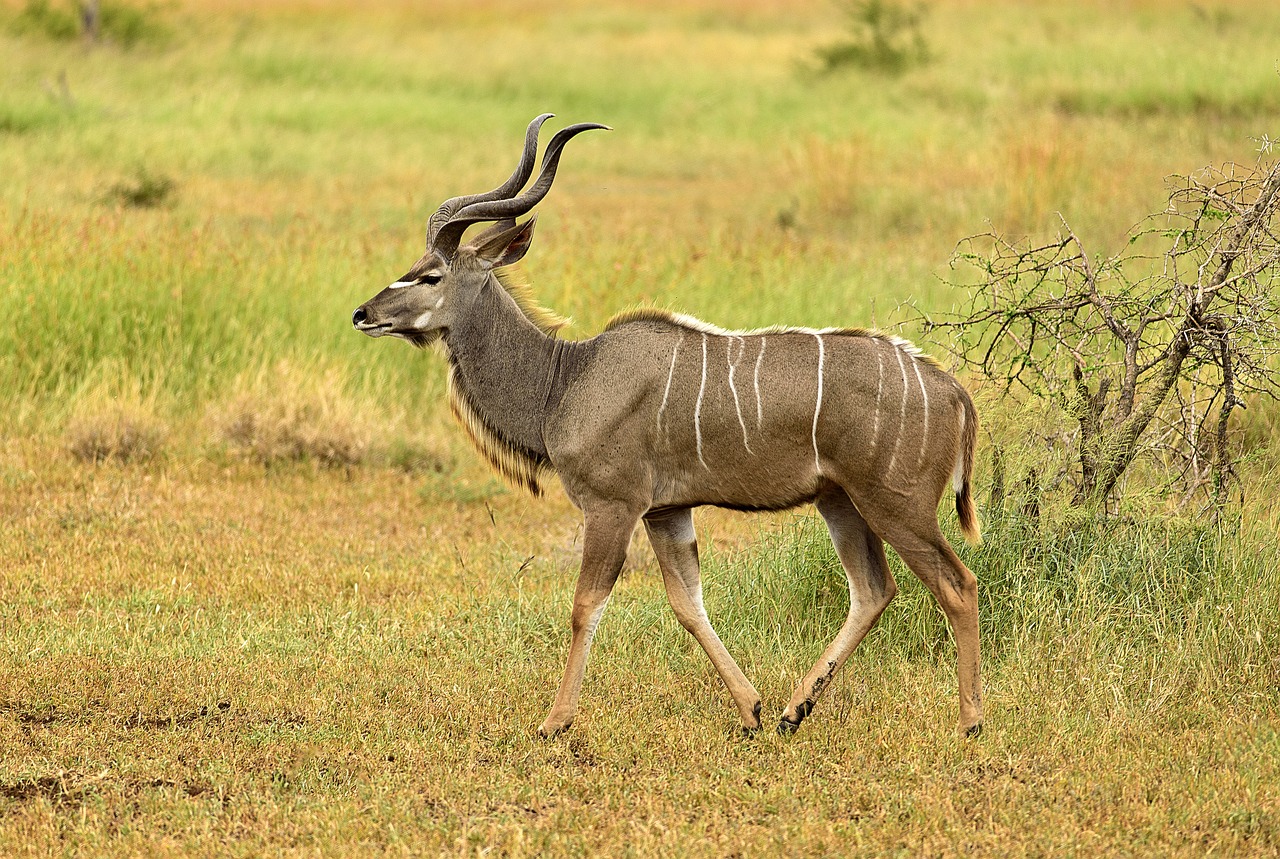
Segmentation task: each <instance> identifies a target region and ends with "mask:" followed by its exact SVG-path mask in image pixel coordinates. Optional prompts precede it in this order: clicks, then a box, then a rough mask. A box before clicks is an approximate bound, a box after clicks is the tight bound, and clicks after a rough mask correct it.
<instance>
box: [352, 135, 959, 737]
mask: <svg viewBox="0 0 1280 859" xmlns="http://www.w3.org/2000/svg"><path fill="white" fill-rule="evenodd" d="M546 118H547V116H540V117H538V118H537V119H535V120H534V121H533V123H531V124H530V126H529V131H528V133H527V135H526V141H525V151H524V156H523V158H522V160H521V163H520V166H519V167H518V168H517V169H516V172H515V173H514V174H512V176H511V178H510V179H509V180H508V181H507V183H505V184H504V185H503V186H501V187H499V188H497V189H495V190H494V191H491V192H489V193H488V194H484V195H476V196H473V197H462V198H454V199H452V200H449V201H447V202H446V203H444V204H443V205H442V206H441V208H440V210H439V211H438V212H437V213H436V214H435V215H433V216H432V218H431V220H430V222H429V224H428V233H427V251H426V254H425V255H424V256H423V257H422V258H421V259H419V260H418V262H417V263H415V264H414V265H413V267H412V268H411V269H410V270H409V272H408V273H407V274H405V275H404V276H403V277H401V278H400V279H399V280H398V281H397V282H396V283H393V284H392V285H391V286H389V287H387V288H386V289H384V290H383V291H382V292H380V293H379V294H378V295H376V296H375V297H374V298H372V299H370V300H369V301H368V302H367V303H365V304H364V305H362V306H361V307H360V308H358V309H357V310H356V311H355V314H354V316H353V323H354V324H355V326H356V328H357V329H359V330H360V331H363V332H364V333H366V334H370V335H373V336H380V335H392V336H398V337H401V338H403V339H406V340H409V341H410V342H412V343H414V344H416V345H419V346H422V345H425V344H427V343H429V342H432V341H433V340H435V339H437V338H439V339H442V340H443V343H444V346H445V349H446V352H447V354H448V360H449V365H450V400H451V404H452V406H453V408H454V412H455V414H456V415H457V416H458V418H459V419H460V420H461V422H462V423H463V424H464V426H465V427H466V428H467V430H468V432H469V433H470V434H471V436H472V438H473V439H474V440H475V441H476V443H477V445H478V447H479V448H480V450H481V451H482V452H483V453H484V455H485V456H486V457H487V458H488V459H489V461H490V463H491V464H492V465H493V466H494V467H495V469H497V470H498V471H499V472H500V473H502V474H503V475H504V476H505V477H506V478H508V479H509V480H511V481H512V482H515V483H517V484H520V485H523V486H524V487H526V488H528V489H530V490H531V491H533V492H534V493H535V494H536V493H537V492H538V479H539V477H540V475H541V474H542V473H543V472H545V471H551V472H554V473H555V474H556V475H558V476H559V478H560V480H561V482H562V483H563V485H564V489H565V491H566V493H567V494H568V496H569V498H570V499H571V500H572V501H573V503H574V504H575V505H577V506H578V508H579V509H581V510H582V513H583V516H584V520H585V526H584V532H583V550H582V569H581V573H580V575H579V578H578V585H577V589H576V591H575V594H574V601H573V611H572V617H571V630H572V640H571V643H570V648H569V657H568V663H567V665H566V668H565V672H564V677H563V680H562V681H561V684H560V688H559V691H558V693H557V695H556V698H555V703H554V704H553V706H552V708H551V712H550V714H549V715H548V716H547V718H546V721H545V722H543V724H542V726H541V728H540V731H541V732H542V733H543V734H544V735H552V734H556V733H558V732H560V731H563V730H565V729H566V728H568V727H569V725H570V724H571V722H572V720H573V717H574V713H575V711H576V709H577V703H578V696H579V692H580V690H581V686H582V679H583V673H584V670H585V667H586V661H587V652H588V649H589V648H590V645H591V639H592V636H593V634H594V633H595V630H596V626H597V624H598V623H599V621H600V616H601V614H602V612H603V611H604V607H605V603H606V602H607V601H608V598H609V595H610V593H611V591H612V589H613V586H614V582H615V581H616V580H617V578H618V574H619V571H620V570H621V569H622V565H623V562H624V560H625V557H626V552H627V547H628V544H629V542H630V539H631V535H632V532H633V531H634V530H635V527H636V524H637V523H638V522H641V521H643V522H644V526H645V529H646V531H647V532H648V536H649V540H650V542H651V544H652V546H653V550H654V553H655V555H656V556H657V560H658V565H659V567H660V568H661V570H662V577H663V582H664V584H665V586H666V591H667V596H668V598H669V599H670V602H671V606H672V608H673V609H674V610H675V614H676V617H677V618H678V619H679V621H680V623H681V624H682V625H683V626H684V627H685V628H686V629H687V630H688V631H689V632H690V633H692V635H693V637H694V638H695V639H696V640H697V641H698V643H699V644H700V645H701V646H702V647H703V649H704V650H705V651H706V652H707V655H708V656H709V657H710V658H711V661H712V663H714V665H715V667H716V670H717V671H719V673H720V676H721V677H722V678H723V679H724V682H725V684H726V685H727V686H728V689H729V693H730V694H731V695H732V696H733V700H734V702H735V704H736V705H737V708H738V711H739V714H740V715H741V719H742V725H743V728H744V729H745V730H755V729H757V728H758V727H759V725H760V696H759V694H758V693H757V692H756V690H755V688H754V687H753V686H752V685H751V683H750V682H749V681H748V680H747V678H746V677H745V676H744V675H743V674H742V671H741V670H740V669H739V668H738V665H737V664H736V663H735V662H734V660H733V657H731V656H730V655H729V653H728V651H727V650H726V649H725V647H724V645H723V644H722V643H721V641H720V638H719V637H718V636H717V634H716V632H715V630H714V629H713V628H712V626H711V624H710V622H709V621H708V619H707V615H706V612H705V611H704V609H703V604H702V586H701V580H700V573H699V565H698V550H697V542H696V538H695V535H694V528H693V519H692V509H693V508H694V507H697V506H700V505H704V504H711V505H716V506H720V507H730V508H735V509H741V510H780V509H784V508H789V507H794V506H797V505H800V504H804V503H807V502H811V501H812V502H815V503H816V505H817V508H818V511H819V513H820V514H821V515H822V517H823V519H824V520H825V521H826V524H827V527H828V529H829V531H830V533H831V538H832V540H833V541H834V543H835V547H836V551H837V553H838V555H839V557H840V561H841V563H842V564H843V566H844V569H845V572H846V576H847V579H848V584H849V614H848V618H847V620H846V621H845V623H844V625H843V626H842V627H841V629H840V631H839V633H838V634H837V635H836V637H835V639H834V640H833V641H832V642H831V644H830V645H829V646H828V647H827V648H826V650H825V651H824V652H823V654H822V656H821V658H820V659H819V660H818V662H817V664H815V665H814V666H813V668H812V669H811V670H810V671H809V673H808V674H807V675H806V676H805V678H804V679H803V680H802V681H801V683H800V684H799V686H798V687H797V688H796V690H795V693H794V694H793V695H792V697H791V700H790V702H789V703H788V704H787V707H786V709H785V710H784V711H783V713H782V717H781V721H780V723H779V725H778V728H779V730H780V731H790V730H794V729H795V728H796V727H797V726H799V724H800V722H801V721H802V720H803V719H804V718H805V717H806V716H808V714H809V712H810V711H811V710H812V709H813V706H814V703H815V702H816V701H817V700H818V698H819V696H820V695H821V693H822V691H823V689H824V688H825V686H826V685H827V684H828V683H829V682H830V680H831V678H832V676H833V675H834V674H835V672H836V671H838V670H839V669H840V667H841V666H842V665H843V664H844V662H845V660H846V659H847V658H848V657H849V655H850V654H851V653H852V652H853V650H854V648H855V647H856V646H857V645H858V643H859V642H860V641H861V640H862V638H863V636H865V635H866V633H867V631H868V630H869V629H870V628H871V626H872V625H873V624H874V623H875V621H876V619H877V618H878V617H879V616H880V613H881V612H882V611H883V610H884V608H885V606H887V605H888V603H889V601H890V600H891V599H893V596H894V594H895V593H896V591H897V587H896V585H895V584H894V580H893V577H892V575H891V574H890V571H889V566H888V563H887V562H886V559H885V553H884V545H883V543H884V542H888V543H889V544H890V545H891V546H893V547H894V549H895V550H896V551H897V552H898V554H899V555H901V557H902V558H903V560H904V561H905V562H906V564H907V565H908V566H909V567H910V568H911V570H912V571H913V572H914V573H915V574H916V575H917V576H919V577H920V579H921V580H922V581H923V582H924V583H925V584H926V585H927V586H928V587H929V589H930V590H931V591H932V592H933V594H934V595H935V596H936V597H937V599H938V601H939V602H940V604H941V605H942V608H943V610H944V611H945V613H946V615H947V618H948V620H949V621H950V623H951V626H952V629H953V631H954V633H955V640H956V649H957V659H958V675H959V692H960V721H959V728H960V730H961V731H962V732H976V731H977V730H978V729H979V727H980V725H981V720H982V709H981V680H980V676H979V656H978V602H977V582H976V580H975V578H974V576H973V574H972V573H971V572H970V571H969V570H968V569H967V568H966V567H965V565H964V564H963V563H962V562H961V561H960V559H959V558H958V557H957V556H956V554H955V552H954V551H953V550H952V548H951V546H950V544H949V543H948V542H947V540H946V538H945V537H944V536H943V534H942V532H941V530H940V529H939V527H938V522H937V506H938V502H939V500H940V499H941V497H942V494H943V493H944V492H945V491H946V490H947V488H948V486H949V485H950V487H951V488H952V489H953V491H954V492H955V493H956V508H957V512H958V514H959V517H960V524H961V527H962V529H963V530H964V531H965V533H966V534H967V535H968V536H970V537H975V538H976V536H977V521H976V518H975V516H974V511H973V506H972V501H971V498H970V492H969V480H970V471H971V468H972V463H973V449H974V441H975V438H976V431H977V418H976V415H975V413H974V409H973V405H972V403H971V401H970V399H969V397H968V395H967V394H966V393H965V391H964V389H963V388H961V386H960V385H959V383H958V382H957V381H956V380H955V379H954V378H953V377H951V376H950V375H949V374H947V373H946V372H944V371H943V370H942V369H941V368H940V367H939V366H938V365H937V364H935V363H934V362H932V361H931V360H929V359H927V358H925V357H924V356H922V355H921V354H920V353H919V351H918V350H916V349H915V348H914V347H913V346H911V345H910V344H909V343H907V342H905V341H903V340H900V339H898V338H895V337H890V336H887V335H883V334H879V333H875V332H870V331H864V330H860V329H823V330H811V329H798V328H771V329H764V330H759V331H751V332H733V331H723V330H721V329H718V328H715V327H714V326H710V325H707V324H705V323H702V322H699V321H698V320H695V319H692V318H690V317H685V316H680V315H676V314H672V313H668V312H665V311H657V310H648V311H638V312H632V313H628V314H624V315H622V316H620V317H618V318H616V319H614V320H613V321H612V322H610V323H609V325H608V326H607V327H606V329H605V330H604V331H603V332H602V333H601V334H599V335H598V336H596V337H593V338H591V339H589V340H584V341H577V342H574V341H566V340H561V339H559V338H557V337H555V336H554V333H553V332H550V331H548V326H547V325H545V324H542V320H541V319H540V318H539V316H538V314H537V313H536V312H534V311H533V310H532V308H530V307H529V306H528V304H527V302H524V301H522V300H521V296H520V295H519V294H518V293H516V294H513V292H512V291H509V290H508V289H507V288H505V287H504V286H503V284H502V283H501V282H500V281H499V280H498V278H497V277H496V276H495V274H494V271H493V270H494V269H495V268H497V267H500V266H504V265H508V264H511V263H514V262H516V261H517V260H519V259H520V257H522V256H523V255H524V253H525V251H526V250H527V248H528V246H529V242H530V239H531V237H532V227H533V221H532V219H530V220H528V221H526V222H524V223H523V224H519V225H517V224H516V223H515V221H514V219H515V218H516V217H518V216H520V215H523V214H525V213H527V212H528V211H529V210H530V209H531V208H532V207H533V206H534V205H535V204H536V203H537V202H538V201H539V200H541V199H542V197H543V196H545V194H546V193H547V191H548V189H549V188H550V186H551V181H552V180H553V179H554V176H555V170H556V167H557V164H558V162H559V157H560V151H561V149H562V148H563V146H564V143H565V142H566V141H567V140H568V139H569V138H570V137H572V136H573V135H574V134H577V133H578V132H581V131H585V130H587V129H590V128H603V127H604V126H598V125H590V124H587V125H577V126H570V127H569V128H566V129H564V130H562V131H561V132H559V133H558V134H557V135H556V136H555V137H554V138H553V139H552V141H551V143H550V144H549V145H548V147H547V152H546V154H545V155H544V158H543V169H542V172H541V174H540V175H539V178H538V179H537V180H536V182H535V183H534V184H533V185H532V186H530V188H529V189H528V190H526V191H525V192H524V193H522V194H519V193H517V192H518V191H519V189H520V188H521V187H523V186H524V184H525V182H526V181H527V180H528V178H529V176H530V175H531V172H532V168H533V163H534V157H535V155H536V150H537V135H538V130H539V128H540V126H541V124H542V122H543V121H545V119H546ZM481 221H495V222H497V223H496V224H494V226H492V227H490V228H489V229H487V230H485V231H484V232H482V233H480V234H479V235H477V236H476V237H474V238H473V239H471V240H469V241H468V242H467V243H465V244H461V245H460V241H461V237H462V233H463V231H464V230H465V229H466V228H467V226H469V225H471V224H474V223H478V222H481Z"/></svg>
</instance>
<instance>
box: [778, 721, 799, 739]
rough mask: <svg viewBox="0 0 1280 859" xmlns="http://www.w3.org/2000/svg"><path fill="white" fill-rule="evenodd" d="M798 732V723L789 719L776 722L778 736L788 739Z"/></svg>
mask: <svg viewBox="0 0 1280 859" xmlns="http://www.w3.org/2000/svg"><path fill="white" fill-rule="evenodd" d="M798 730H800V722H799V721H796V722H793V721H791V720H790V719H787V718H783V719H781V720H780V721H779V722H778V736H780V737H789V736H791V735H792V734H794V733H795V732H796V731H798Z"/></svg>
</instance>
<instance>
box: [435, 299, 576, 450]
mask: <svg viewBox="0 0 1280 859" xmlns="http://www.w3.org/2000/svg"><path fill="white" fill-rule="evenodd" d="M444 341H445V345H446V346H447V347H448V351H449V361H450V364H451V365H452V367H453V372H454V381H455V384H457V385H458V386H459V387H460V388H461V389H462V393H463V394H464V395H465V396H466V398H467V400H468V401H469V402H470V404H471V406H472V407H473V408H474V409H475V411H476V413H477V414H478V416H479V417H480V419H481V420H482V421H483V422H484V423H485V425H486V426H487V427H488V429H489V430H490V431H491V432H492V433H493V434H494V435H496V436H497V437H498V438H500V439H502V440H503V441H504V442H505V443H507V444H509V445H510V446H511V447H512V448H514V449H516V450H518V451H520V452H521V453H523V454H525V455H526V456H529V457H530V458H532V459H534V460H535V461H538V462H545V461H546V459H547V449H546V445H545V443H544V442H543V438H542V429H543V426H544V425H545V422H546V416H547V412H548V410H549V409H550V408H551V407H552V406H553V405H554V401H555V400H558V395H559V393H560V392H562V391H563V385H562V383H561V380H560V379H559V377H558V374H559V371H560V365H561V359H562V354H563V352H564V350H565V349H567V348H571V347H572V344H570V343H566V342H565V341H562V340H558V339H556V338H555V337H550V336H548V335H547V334H545V333H543V332H542V331H541V330H540V329H539V328H538V327H537V326H536V325H534V324H533V322H531V321H530V320H529V318H528V317H527V316H525V314H524V312H523V311H521V310H520V308H519V306H518V305H517V304H516V302H515V299H513V298H512V297H511V296H510V295H509V294H508V293H507V291H506V290H505V289H503V288H502V286H501V284H499V283H498V281H497V279H496V278H495V277H494V276H493V275H489V278H488V280H487V281H486V283H485V284H484V286H482V287H481V289H480V294H479V295H478V296H477V297H476V299H475V301H474V303H473V304H472V306H471V308H470V310H469V312H468V313H466V314H465V316H464V317H463V319H461V320H460V321H459V322H457V323H455V324H454V325H453V326H452V327H450V329H449V330H448V332H447V333H446V334H445V337H444Z"/></svg>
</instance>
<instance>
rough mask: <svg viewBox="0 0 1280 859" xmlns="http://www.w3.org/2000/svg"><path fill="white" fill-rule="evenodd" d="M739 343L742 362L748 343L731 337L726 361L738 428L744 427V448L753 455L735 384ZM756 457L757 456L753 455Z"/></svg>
mask: <svg viewBox="0 0 1280 859" xmlns="http://www.w3.org/2000/svg"><path fill="white" fill-rule="evenodd" d="M735 341H736V342H737V344H738V345H739V346H741V347H742V351H740V352H739V353H738V361H741V360H742V356H743V354H744V353H745V352H746V351H747V344H746V341H745V340H743V339H742V338H741V337H729V338H726V339H725V343H726V344H727V345H726V346H725V360H726V361H728V363H729V390H730V391H731V392H732V393H733V409H734V411H736V412H737V413H738V426H740V427H742V446H743V447H745V448H746V449H747V453H751V444H750V443H749V442H748V441H747V422H746V421H744V420H743V419H742V404H741V403H739V402H738V388H737V386H736V385H734V383H733V374H734V373H736V372H737V371H738V361H735V360H733V344H734V342H735ZM751 455H752V456H755V454H751Z"/></svg>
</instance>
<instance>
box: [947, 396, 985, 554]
mask: <svg viewBox="0 0 1280 859" xmlns="http://www.w3.org/2000/svg"><path fill="white" fill-rule="evenodd" d="M977 444H978V412H977V410H976V409H975V408H974V407H973V400H971V399H970V398H969V395H968V394H967V393H966V394H965V395H964V410H963V411H962V412H961V427H960V451H959V453H957V454H956V468H955V471H954V472H953V473H952V475H951V486H952V488H953V489H955V493H956V515H957V516H958V517H959V518H960V531H961V532H962V533H963V534H964V537H965V539H966V540H968V541H969V542H970V543H978V542H980V541H981V540H982V530H981V528H980V527H979V525H978V513H977V511H976V510H974V507H973V491H972V488H971V484H972V479H973V451H974V448H975V447H977Z"/></svg>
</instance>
